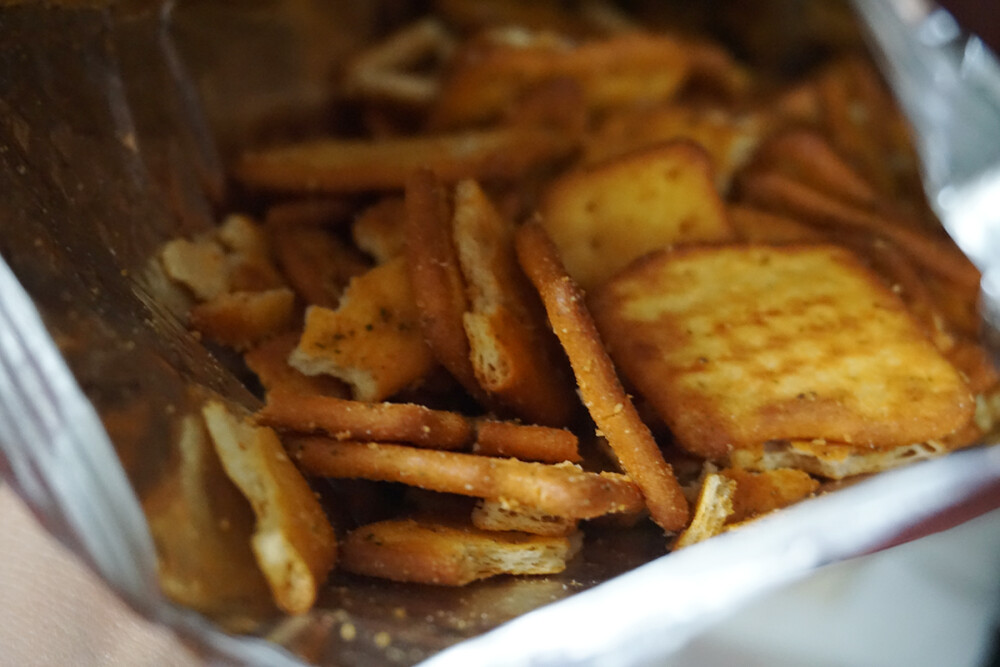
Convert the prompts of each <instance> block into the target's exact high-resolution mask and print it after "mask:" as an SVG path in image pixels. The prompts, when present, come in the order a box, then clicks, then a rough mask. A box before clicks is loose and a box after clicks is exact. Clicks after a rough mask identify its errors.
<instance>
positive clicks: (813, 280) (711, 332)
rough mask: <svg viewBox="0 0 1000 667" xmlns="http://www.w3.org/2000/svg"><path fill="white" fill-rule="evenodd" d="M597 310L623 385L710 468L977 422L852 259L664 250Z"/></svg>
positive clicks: (634, 270)
mask: <svg viewBox="0 0 1000 667" xmlns="http://www.w3.org/2000/svg"><path fill="white" fill-rule="evenodd" d="M591 307H592V309H593V313H594V317H595V320H596V321H597V323H598V326H599V329H600V331H601V334H602V336H603V337H604V339H605V341H606V342H607V344H608V346H609V348H610V351H611V355H612V357H613V358H614V359H615V361H616V362H617V363H618V364H619V366H620V367H621V369H622V371H623V373H624V374H625V376H626V377H627V378H628V379H629V380H630V381H631V382H632V383H633V384H634V386H635V387H636V388H637V390H638V391H639V392H640V393H641V394H642V395H643V396H644V397H645V398H646V399H647V400H648V401H649V402H650V403H652V404H653V406H654V407H655V409H656V410H657V411H658V412H659V414H660V415H661V416H662V417H663V418H664V419H665V420H666V422H667V423H668V424H669V426H670V428H671V429H672V431H673V432H674V435H675V436H676V438H677V440H678V442H679V443H680V444H681V445H682V446H683V447H684V448H686V449H688V450H690V451H692V452H695V453H697V454H700V455H702V456H706V457H709V458H713V459H721V458H724V457H725V456H726V455H727V454H728V452H729V451H730V450H731V449H732V448H741V447H746V446H749V445H752V444H755V443H762V442H766V441H769V440H785V439H825V440H829V441H835V442H842V443H848V444H851V445H854V446H856V447H859V448H862V449H884V448H891V447H896V446H899V445H904V444H909V443H914V442H922V441H925V440H929V439H933V438H939V437H942V436H944V435H947V434H948V433H951V432H952V431H954V430H956V429H957V428H959V427H960V426H962V425H963V424H965V423H966V422H968V420H969V419H970V418H971V415H972V411H973V398H972V396H971V395H970V392H969V390H968V388H967V387H966V385H965V384H964V382H963V380H962V378H961V376H960V375H959V373H958V372H957V371H956V370H955V369H954V367H952V366H951V364H949V363H948V361H947V360H945V359H944V358H943V357H942V356H941V355H940V354H939V353H938V352H937V350H936V349H935V348H934V347H933V346H932V345H931V344H930V342H928V341H927V340H926V339H925V338H924V336H923V335H922V334H921V332H920V331H919V329H918V328H917V326H916V324H915V323H914V322H913V320H912V319H911V318H910V316H909V314H908V313H907V312H906V310H905V309H904V306H903V304H902V302H901V301H900V300H899V299H898V298H897V297H896V295H895V294H893V293H892V291H891V290H889V289H888V288H887V287H885V286H884V285H883V284H882V283H880V282H879V281H878V278H876V277H875V276H874V275H873V274H871V273H870V272H869V271H868V269H867V268H865V267H864V266H863V265H862V264H861V263H860V262H859V261H858V260H857V259H856V258H855V257H854V256H853V255H852V254H851V253H849V252H848V251H846V250H844V249H842V248H838V247H834V246H827V245H815V246H812V245H798V246H784V247H780V248H776V247H766V246H752V245H751V246H720V247H715V248H707V247H701V248H688V249H681V250H676V251H673V252H670V251H663V252H660V253H655V254H653V255H650V256H648V257H647V258H645V259H643V260H641V261H639V262H637V263H636V264H634V265H633V266H632V267H630V268H629V269H627V270H626V271H625V272H623V273H622V274H620V275H619V276H618V277H616V278H615V279H614V280H612V281H611V282H609V283H608V284H607V285H605V286H604V287H603V288H602V289H601V290H599V291H598V292H597V293H595V294H594V298H593V299H592V303H591Z"/></svg>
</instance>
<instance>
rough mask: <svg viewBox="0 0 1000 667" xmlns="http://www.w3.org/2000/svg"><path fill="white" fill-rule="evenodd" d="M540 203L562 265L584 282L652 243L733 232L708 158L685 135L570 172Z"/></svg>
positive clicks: (592, 282)
mask: <svg viewBox="0 0 1000 667" xmlns="http://www.w3.org/2000/svg"><path fill="white" fill-rule="evenodd" d="M539 211H540V213H541V223H542V225H543V226H544V227H545V229H546V231H547V232H548V233H549V235H550V236H551V237H552V240H553V241H555V244H556V245H557V246H558V247H559V253H560V256H561V257H562V260H563V262H564V263H565V265H566V269H567V271H569V274H570V275H571V276H572V277H573V279H574V280H576V281H577V282H578V283H579V284H580V286H581V287H583V288H584V289H592V288H594V287H596V286H597V285H600V284H601V283H603V282H604V281H605V280H607V279H608V278H610V277H611V276H613V275H614V274H615V273H617V272H618V271H620V270H621V269H623V268H624V267H625V266H626V265H627V264H629V263H630V262H631V261H632V260H634V259H636V258H637V257H639V256H641V255H644V254H646V253H648V252H650V251H652V250H657V249H659V248H662V247H664V246H668V245H672V244H679V243H690V242H693V241H721V240H726V239H731V238H732V237H733V232H732V228H731V227H730V225H729V222H728V221H727V220H726V210H725V207H724V206H723V204H722V200H721V199H719V195H718V193H717V192H716V190H715V186H714V185H713V181H712V174H711V164H710V162H709V158H708V156H707V155H706V154H705V151H704V150H703V149H701V148H699V147H698V146H696V145H695V144H692V143H690V142H686V141H677V142H670V143H667V144H661V145H658V146H654V147H652V148H646V149H643V150H639V151H636V152H633V153H629V154H627V155H623V156H620V157H617V158H615V159H613V160H610V161H608V162H604V163H601V164H598V165H593V166H590V167H587V168H584V169H581V170H577V171H573V172H569V173H567V174H565V175H563V176H561V177H559V178H558V179H556V180H555V181H554V182H553V183H552V185H551V187H550V188H549V190H548V191H547V192H546V193H545V195H544V196H543V199H542V202H541V205H540V207H539ZM626 230H627V231H626Z"/></svg>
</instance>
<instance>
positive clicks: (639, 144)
mask: <svg viewBox="0 0 1000 667" xmlns="http://www.w3.org/2000/svg"><path fill="white" fill-rule="evenodd" d="M763 131H764V128H763V121H762V120H761V118H760V117H759V116H750V115H743V116H736V115H734V114H733V113H732V112H729V111H727V110H723V109H721V108H708V109H704V108H701V107H697V106H685V105H677V104H671V105H668V106H662V107H654V108H651V109H650V108H639V109H628V110H625V111H623V112H620V113H617V114H614V115H612V116H610V117H608V118H607V119H606V120H605V121H604V122H603V123H602V124H601V125H600V127H598V129H597V130H596V131H595V132H594V133H593V134H592V135H590V136H589V137H587V139H586V141H585V143H584V151H585V153H584V162H585V163H586V164H597V163H600V162H604V161H606V160H609V159H611V158H614V157H618V156H620V155H625V154H626V153H630V152H632V151H634V150H637V149H640V148H647V147H650V146H653V145H656V144H661V143H663V142H665V141H670V140H676V139H687V140H689V141H692V142H694V143H697V144H698V145H699V146H701V147H702V148H704V149H705V151H706V152H707V153H708V155H709V157H710V159H711V162H712V172H713V174H714V176H715V186H716V189H717V190H718V191H719V192H726V191H727V190H728V189H729V184H730V181H731V180H732V175H733V172H735V171H736V170H737V169H738V168H740V167H742V166H743V165H744V164H745V163H746V162H747V161H748V160H749V159H750V156H751V155H752V154H753V153H754V150H755V149H756V148H757V145H758V144H759V143H760V140H761V135H762V133H763Z"/></svg>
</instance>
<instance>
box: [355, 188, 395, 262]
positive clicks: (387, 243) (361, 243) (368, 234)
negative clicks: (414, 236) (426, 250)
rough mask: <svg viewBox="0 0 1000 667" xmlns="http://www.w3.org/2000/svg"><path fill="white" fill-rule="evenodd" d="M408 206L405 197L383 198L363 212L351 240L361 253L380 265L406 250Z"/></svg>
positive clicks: (357, 220)
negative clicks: (405, 223) (366, 254)
mask: <svg viewBox="0 0 1000 667" xmlns="http://www.w3.org/2000/svg"><path fill="white" fill-rule="evenodd" d="M405 216H406V204H405V202H404V200H403V198H402V197H395V196H389V197H383V198H382V199H379V200H378V201H377V202H375V203H374V204H372V205H371V206H369V207H367V208H366V209H365V210H363V211H362V212H361V213H360V214H358V217H357V218H355V220H354V224H353V225H352V226H351V236H352V238H353V239H354V244H355V245H356V246H358V248H359V249H361V250H363V251H364V252H366V253H368V254H369V255H371V256H372V257H373V258H374V259H375V261H376V262H377V263H379V264H384V263H385V262H388V261H389V260H390V259H392V258H393V257H396V256H397V255H400V254H402V252H403V248H404V247H405V246H404V244H405V235H404V232H403V226H404V225H403V218H404V217H405Z"/></svg>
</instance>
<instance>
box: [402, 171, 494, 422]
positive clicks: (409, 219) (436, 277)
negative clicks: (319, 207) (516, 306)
mask: <svg viewBox="0 0 1000 667" xmlns="http://www.w3.org/2000/svg"><path fill="white" fill-rule="evenodd" d="M451 216H452V204H451V198H450V193H449V191H448V189H447V188H446V187H445V186H444V184H442V183H441V182H440V180H439V179H438V178H437V177H436V176H435V175H434V174H433V173H432V172H430V171H427V170H419V171H416V172H414V173H413V174H411V175H410V177H409V178H408V179H407V182H406V217H405V218H404V232H405V240H406V248H405V252H404V255H405V257H406V268H407V274H408V276H409V280H410V284H411V285H412V287H413V296H414V299H415V301H416V306H417V311H418V313H419V321H420V327H421V330H422V331H423V335H424V339H425V340H426V341H427V344H428V346H430V349H431V352H433V354H434V356H435V358H437V360H438V362H440V363H441V365H442V366H444V367H445V368H446V369H447V370H448V372H450V373H451V374H452V375H453V376H455V379H456V380H458V382H459V383H460V384H461V385H462V386H463V387H465V390H466V391H468V392H469V393H470V394H471V395H472V396H473V397H475V398H476V399H477V400H478V401H479V402H480V403H483V404H485V405H489V404H490V402H491V399H490V397H489V395H488V394H487V392H486V391H485V390H484V389H483V388H482V387H481V386H480V384H479V381H478V380H477V378H476V373H475V370H474V369H473V367H472V361H471V360H470V358H469V355H470V352H469V340H468V338H467V337H466V335H465V328H464V327H463V325H462V318H463V317H464V315H465V312H466V310H468V301H467V299H466V296H465V281H464V280H463V278H462V272H461V270H460V269H459V266H458V257H457V254H456V251H455V246H454V243H453V242H452V235H451V224H450V223H451Z"/></svg>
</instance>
